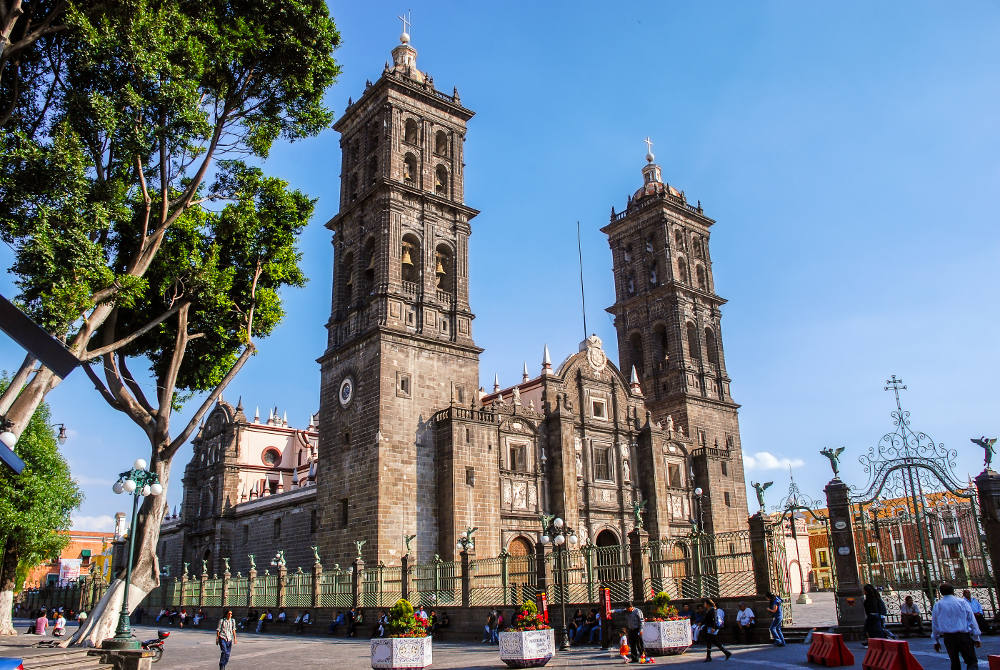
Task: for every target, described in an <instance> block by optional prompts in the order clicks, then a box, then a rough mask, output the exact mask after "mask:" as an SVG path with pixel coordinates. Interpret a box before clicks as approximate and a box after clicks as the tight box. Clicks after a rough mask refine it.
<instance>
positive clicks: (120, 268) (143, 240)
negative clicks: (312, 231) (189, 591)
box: [0, 0, 340, 404]
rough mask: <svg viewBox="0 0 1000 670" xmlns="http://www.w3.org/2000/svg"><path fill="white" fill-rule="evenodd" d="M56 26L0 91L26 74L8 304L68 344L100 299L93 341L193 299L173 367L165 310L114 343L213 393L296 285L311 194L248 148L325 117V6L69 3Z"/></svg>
mask: <svg viewBox="0 0 1000 670" xmlns="http://www.w3.org/2000/svg"><path fill="white" fill-rule="evenodd" d="M66 23H67V25H68V29H67V30H65V31H62V32H60V33H59V39H58V41H52V40H50V41H49V42H43V43H41V44H40V45H39V49H42V51H39V52H30V53H26V54H25V57H24V59H23V65H22V66H21V67H20V69H18V70H16V71H8V73H7V74H6V75H5V77H7V79H6V80H3V83H2V85H0V99H2V98H3V96H4V95H5V94H9V93H11V91H12V87H13V86H14V85H15V84H14V82H15V81H19V82H20V85H21V95H20V99H19V100H18V101H17V102H16V104H15V105H14V107H13V113H12V115H11V116H10V121H9V123H8V124H7V125H6V126H5V127H4V132H2V133H0V238H2V239H3V240H4V241H5V242H6V243H8V244H9V245H11V246H12V247H13V248H14V249H15V260H14V263H13V266H12V267H11V272H12V273H13V274H14V276H15V281H16V285H17V287H18V289H19V295H18V300H19V302H20V304H21V305H22V307H23V308H24V309H25V310H26V311H27V312H28V313H29V314H30V315H31V316H32V317H33V318H34V319H35V320H36V321H38V322H39V323H41V324H42V325H43V326H44V327H45V328H46V329H48V330H49V331H50V332H51V333H53V334H54V335H56V336H57V337H60V338H63V339H65V340H67V341H68V342H73V341H74V338H76V337H77V336H81V334H82V337H83V338H87V337H89V336H90V333H91V331H90V330H87V329H86V325H87V324H86V321H85V319H87V318H88V317H89V316H90V314H91V313H92V310H94V309H95V307H97V306H98V305H101V304H110V305H113V306H114V307H115V308H116V311H115V314H114V318H113V319H109V320H108V321H105V322H103V325H102V322H101V321H96V322H93V323H92V324H90V325H91V326H95V327H96V328H95V330H94V331H93V333H94V334H93V337H94V341H93V343H92V344H91V345H88V348H89V349H91V350H93V349H95V348H97V347H98V346H100V345H102V344H104V343H105V342H114V341H116V340H118V339H119V338H121V337H123V336H125V335H128V334H129V333H131V332H135V331H136V330H138V329H139V328H141V327H143V326H144V325H146V324H149V323H150V322H152V321H153V320H155V319H156V318H157V317H158V316H159V315H161V314H162V313H164V312H165V311H167V310H168V309H170V308H171V307H174V306H177V305H179V304H189V305H190V307H189V309H188V312H187V323H186V324H181V325H184V326H185V328H186V331H185V332H186V333H187V334H190V335H191V336H192V339H191V340H190V341H189V342H188V344H187V348H186V350H185V352H184V353H185V356H184V358H183V361H178V360H175V359H174V353H175V348H176V347H175V343H176V339H177V334H178V327H179V321H178V319H176V318H174V319H168V320H166V321H164V322H163V323H161V324H159V325H158V326H156V327H154V328H153V329H152V330H150V331H149V332H147V333H146V334H144V335H142V336H141V337H139V338H138V339H137V340H135V341H133V342H132V343H130V345H129V346H128V348H127V349H126V350H125V352H124V353H126V354H127V355H130V356H142V357H145V358H146V359H148V360H149V361H150V362H151V365H152V371H153V373H154V375H155V376H156V377H157V382H158V385H160V386H161V385H162V383H163V381H164V380H165V379H167V378H168V377H169V375H168V370H169V369H170V368H171V366H178V367H179V369H178V370H177V379H176V387H175V388H176V393H175V389H170V390H169V397H170V403H171V404H176V403H177V402H179V400H178V399H179V398H181V397H185V394H186V393H190V392H197V391H203V390H207V389H213V388H214V387H215V386H216V385H217V384H218V383H219V381H220V380H221V379H222V378H223V377H224V375H225V373H226V372H227V371H228V369H229V367H230V366H231V365H232V364H233V362H234V361H235V360H236V359H237V357H238V356H239V353H240V351H241V349H242V348H243V347H244V346H246V345H247V344H248V341H249V340H250V339H253V338H256V337H264V336H266V335H268V334H269V333H271V332H272V331H273V329H274V328H275V326H276V325H277V324H278V323H279V322H280V320H281V318H282V316H283V310H282V306H281V299H280V290H281V289H282V288H283V287H286V286H301V285H303V284H304V282H305V277H304V276H303V274H302V272H301V270H300V268H299V261H300V254H299V252H298V251H297V249H296V240H297V238H298V235H299V233H300V232H301V231H302V229H303V228H304V227H305V225H306V224H307V222H308V220H309V218H310V217H311V216H312V212H313V201H312V200H310V199H309V198H308V197H307V196H306V195H304V194H303V193H301V192H299V191H297V190H292V189H290V188H289V187H288V184H287V183H286V182H285V181H282V180H281V179H278V178H276V177H274V176H270V175H267V174H265V173H264V172H263V171H262V170H261V169H260V168H257V167H253V166H251V165H249V164H248V163H247V162H246V159H247V158H248V157H249V158H251V159H254V160H259V159H263V158H266V157H267V155H268V153H269V151H270V149H271V146H272V145H273V143H274V142H275V141H277V140H279V139H285V140H288V141H295V140H298V139H302V138H306V137H309V136H312V135H316V134H317V133H319V132H320V131H322V130H323V129H324V128H327V127H328V126H329V125H330V123H331V122H332V118H333V116H332V113H331V111H330V110H329V109H327V108H326V106H325V105H324V103H323V96H324V93H325V91H326V89H327V88H328V87H329V86H330V85H331V84H332V83H333V82H334V80H335V78H336V76H337V74H338V73H339V67H338V66H337V64H336V62H335V61H334V59H333V56H332V53H333V51H334V49H335V48H336V47H337V46H338V44H339V42H340V35H339V34H338V32H337V29H336V26H335V25H334V22H333V20H332V19H331V18H330V16H329V10H328V8H327V6H326V3H325V2H324V1H323V0H119V1H118V2H114V3H105V4H101V5H100V6H99V10H97V9H92V8H91V4H90V3H84V2H82V0H78V1H77V2H75V3H74V2H70V4H69V9H68V10H67V14H66ZM12 77H15V78H16V77H20V79H14V78H12ZM103 318H107V317H103ZM248 331H249V332H248Z"/></svg>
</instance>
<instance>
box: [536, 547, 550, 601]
mask: <svg viewBox="0 0 1000 670" xmlns="http://www.w3.org/2000/svg"><path fill="white" fill-rule="evenodd" d="M535 582H536V583H535V590H536V591H537V592H539V593H548V592H549V586H550V585H551V584H552V583H553V582H552V545H551V544H542V543H541V542H539V543H537V544H536V545H535Z"/></svg>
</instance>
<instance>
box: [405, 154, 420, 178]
mask: <svg viewBox="0 0 1000 670" xmlns="http://www.w3.org/2000/svg"><path fill="white" fill-rule="evenodd" d="M403 181H404V182H406V183H407V184H410V185H411V186H412V185H414V184H416V183H417V157H416V156H414V155H413V154H406V156H404V157H403Z"/></svg>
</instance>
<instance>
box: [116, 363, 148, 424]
mask: <svg viewBox="0 0 1000 670" xmlns="http://www.w3.org/2000/svg"><path fill="white" fill-rule="evenodd" d="M118 369H119V370H121V371H122V372H123V373H124V375H123V377H122V379H124V380H125V385H126V386H128V387H129V389H131V390H132V395H134V396H135V399H136V402H138V403H139V404H140V405H141V406H142V408H143V409H144V410H146V411H147V412H149V414H150V415H152V414H154V413H155V412H156V410H155V409H153V406H152V405H151V404H150V403H149V400H147V399H146V394H145V393H143V392H142V387H141V386H139V382H137V381H136V380H135V377H133V376H132V371H131V370H129V369H128V365H127V364H126V362H125V354H124V353H122V352H121V351H119V352H118Z"/></svg>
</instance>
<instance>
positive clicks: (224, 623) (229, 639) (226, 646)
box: [215, 610, 236, 670]
mask: <svg viewBox="0 0 1000 670" xmlns="http://www.w3.org/2000/svg"><path fill="white" fill-rule="evenodd" d="M215 643H216V644H217V645H219V651H220V654H219V670H226V666H227V665H229V654H231V653H232V652H233V645H234V644H236V621H235V620H234V619H233V611H232V610H226V616H225V618H223V619H219V625H218V626H217V627H216V628H215Z"/></svg>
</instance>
